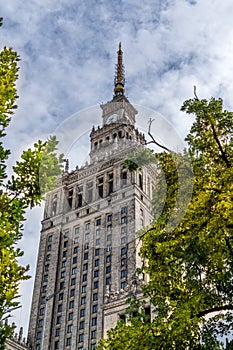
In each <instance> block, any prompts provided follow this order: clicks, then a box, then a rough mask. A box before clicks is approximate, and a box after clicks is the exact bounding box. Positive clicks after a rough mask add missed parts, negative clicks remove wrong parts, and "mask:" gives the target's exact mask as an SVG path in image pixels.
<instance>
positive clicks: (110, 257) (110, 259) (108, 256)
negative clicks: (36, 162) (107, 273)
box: [106, 255, 112, 263]
mask: <svg viewBox="0 0 233 350" xmlns="http://www.w3.org/2000/svg"><path fill="white" fill-rule="evenodd" d="M111 261H112V256H111V255H107V256H106V262H107V263H110V262H111Z"/></svg>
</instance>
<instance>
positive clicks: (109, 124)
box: [28, 44, 155, 350]
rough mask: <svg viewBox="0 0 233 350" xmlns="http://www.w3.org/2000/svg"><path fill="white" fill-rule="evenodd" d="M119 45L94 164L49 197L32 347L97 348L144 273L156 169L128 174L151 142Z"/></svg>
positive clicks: (70, 175)
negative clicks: (140, 236) (134, 157)
mask: <svg viewBox="0 0 233 350" xmlns="http://www.w3.org/2000/svg"><path fill="white" fill-rule="evenodd" d="M124 84H125V80H124V67H123V63H122V50H121V44H119V50H118V61H117V65H116V75H115V81H114V96H113V99H112V100H111V101H109V102H107V103H105V104H103V105H101V106H100V107H101V109H102V119H103V124H102V126H101V127H98V128H97V129H95V128H94V127H93V128H92V131H91V134H90V139H91V150H90V162H89V164H86V165H85V166H83V167H81V168H80V169H78V168H77V169H76V170H75V171H71V172H69V169H68V165H67V166H66V169H65V171H64V172H63V174H62V175H61V176H60V177H59V179H58V185H57V187H56V188H55V189H54V190H53V191H51V192H49V193H48V194H47V196H46V204H45V211H44V219H43V221H42V229H41V237H40V246H39V253H38V262H37V270H36V277H35V285H34V292H33V299H32V307H31V316H30V324H29V333H28V340H29V343H30V345H31V347H32V349H36V350H42V349H43V350H50V349H72V350H73V349H77V350H84V349H85V350H91V349H94V348H95V346H96V344H97V342H98V340H99V339H100V338H102V337H103V336H105V335H106V332H107V330H108V329H109V328H111V327H113V326H114V325H115V324H116V322H117V320H118V319H119V318H121V317H123V314H124V310H125V308H126V307H127V305H126V304H125V301H126V299H127V298H128V296H129V295H130V294H132V293H133V294H135V293H138V292H140V285H141V284H142V283H144V282H146V281H145V279H146V277H145V276H141V277H140V279H139V278H137V277H136V268H137V267H140V266H141V265H142V261H141V260H140V258H139V256H138V254H137V251H138V249H139V242H138V240H137V239H136V232H137V231H138V230H140V229H141V228H142V227H143V226H145V225H148V224H149V223H150V220H151V196H152V192H153V183H154V178H155V170H154V168H153V167H152V166H151V165H148V166H145V167H143V169H142V170H141V171H139V172H132V173H130V172H129V171H128V170H127V168H126V167H125V165H124V159H125V157H126V156H127V155H128V154H131V153H133V152H135V151H137V150H141V149H144V148H145V147H146V141H145V137H144V135H143V134H142V133H140V132H139V131H138V129H137V128H136V127H135V117H136V114H137V111H136V109H135V108H134V107H133V105H132V104H131V103H130V102H129V101H128V99H127V98H126V96H125V87H124Z"/></svg>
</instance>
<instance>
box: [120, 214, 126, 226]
mask: <svg viewBox="0 0 233 350" xmlns="http://www.w3.org/2000/svg"><path fill="white" fill-rule="evenodd" d="M126 222H127V219H126V216H122V218H121V223H122V224H126Z"/></svg>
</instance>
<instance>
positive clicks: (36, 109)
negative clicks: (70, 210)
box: [0, 0, 233, 335]
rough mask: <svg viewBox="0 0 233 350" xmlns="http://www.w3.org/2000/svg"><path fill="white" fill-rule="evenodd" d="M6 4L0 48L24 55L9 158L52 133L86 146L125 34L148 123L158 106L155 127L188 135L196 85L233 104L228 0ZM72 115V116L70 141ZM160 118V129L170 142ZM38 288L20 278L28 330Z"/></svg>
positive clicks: (33, 252)
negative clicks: (188, 109)
mask: <svg viewBox="0 0 233 350" xmlns="http://www.w3.org/2000/svg"><path fill="white" fill-rule="evenodd" d="M0 9H1V16H2V17H3V19H4V22H3V26H2V27H1V28H0V33H1V34H0V46H1V48H2V47H4V46H7V47H12V48H13V49H14V50H16V51H17V52H18V54H19V55H20V58H21V61H20V63H19V65H20V72H19V80H18V82H17V87H18V95H19V99H18V101H17V104H18V110H17V111H16V113H15V116H14V117H13V119H12V122H11V125H10V126H9V128H8V135H7V138H6V141H5V143H6V146H7V147H9V148H10V149H11V151H12V156H11V158H10V159H9V165H11V164H13V162H14V161H15V159H17V158H19V156H20V153H21V152H22V150H23V149H26V148H27V147H30V146H32V145H33V143H34V142H35V141H36V140H38V139H42V140H45V139H47V138H48V136H49V135H53V134H57V133H58V134H59V135H61V134H62V135H63V138H65V139H66V141H67V140H68V141H67V142H66V144H65V146H64V147H65V148H64V150H65V153H66V154H67V155H69V152H70V150H72V148H73V145H74V143H75V142H77V141H79V144H80V146H79V147H81V148H80V149H82V147H84V145H86V144H88V138H89V132H90V130H91V128H92V125H93V124H95V125H99V124H101V111H100V109H99V105H100V104H101V103H103V102H107V101H109V100H111V98H112V96H113V80H114V67H115V63H116V57H117V56H116V55H117V54H116V52H117V50H118V43H119V42H120V41H121V42H122V49H123V55H124V56H123V60H124V65H125V72H126V95H127V97H128V98H129V100H130V102H131V103H132V104H135V105H137V108H138V109H143V110H144V115H143V114H142V115H141V116H140V118H141V119H140V128H141V129H142V130H147V127H148V118H149V116H150V112H149V111H154V112H156V113H157V114H158V115H159V116H160V117H159V119H158V122H157V126H158V123H159V124H160V126H161V125H163V124H161V123H160V122H161V121H162V120H163V121H164V122H166V123H167V125H168V124H169V125H170V128H171V129H172V130H173V133H176V135H179V136H178V138H179V139H181V140H183V139H184V137H185V135H186V134H187V132H188V130H189V128H190V125H191V123H192V117H190V116H187V115H185V114H184V113H183V112H180V107H181V105H182V103H183V101H184V100H186V99H189V98H192V97H193V86H194V85H195V86H196V87H197V94H198V97H199V98H207V99H208V98H210V97H217V98H218V97H221V98H223V100H224V106H225V108H226V109H229V110H233V100H232V96H233V84H232V74H233V27H232V13H233V2H232V0H224V1H222V0H204V1H203V0H196V1H195V0H144V1H138V0H128V1H123V0H99V1H97V0H85V1H84V0H69V1H65V0H56V1H55V0H43V1H41V0H31V1H19V0H8V1H5V0H0ZM67 121H68V123H67ZM69 121H74V122H75V123H76V124H75V125H76V129H75V130H77V135H74V136H73V138H72V140H70V139H69V131H70V130H69V127H68V126H67V125H70V124H69ZM157 126H156V124H154V133H155V135H156V132H157V133H158V137H161V138H162V141H164V142H166V141H167V142H169V136H167V134H166V133H164V135H161V134H163V133H161V130H160V129H161V128H159V126H158V127H157ZM159 130H160V131H159ZM63 131H64V132H63ZM85 142H86V144H85ZM71 153H72V152H71ZM80 153H82V154H84V155H85V157H84V158H83V159H78V158H77V159H74V160H73V163H72V167H73V166H75V163H79V162H83V161H84V160H85V158H86V156H87V155H88V151H86V150H85V151H82V152H80ZM9 172H10V170H9ZM42 211H43V208H36V209H34V210H33V211H31V212H28V213H27V217H28V220H27V222H26V224H25V230H24V238H23V240H22V242H21V243H20V245H21V247H22V249H23V250H24V251H25V255H24V257H23V258H22V263H23V264H25V265H26V264H30V266H31V270H30V274H31V275H32V276H33V275H34V272H35V266H36V260H37V249H38V242H39V235H40V233H39V232H40V220H41V218H42ZM32 288H33V278H32V279H31V280H30V281H27V282H24V283H23V284H22V285H21V288H20V293H21V294H22V298H21V300H22V308H21V309H20V310H18V311H17V312H15V314H14V317H12V321H14V322H15V323H16V324H17V325H18V326H20V325H22V326H24V329H25V335H26V331H27V324H28V315H29V310H30V300H31V293H32Z"/></svg>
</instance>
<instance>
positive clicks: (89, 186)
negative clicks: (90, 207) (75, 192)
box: [87, 182, 93, 203]
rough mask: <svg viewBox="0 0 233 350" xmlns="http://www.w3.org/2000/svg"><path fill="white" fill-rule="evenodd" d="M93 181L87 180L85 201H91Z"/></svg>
mask: <svg viewBox="0 0 233 350" xmlns="http://www.w3.org/2000/svg"><path fill="white" fill-rule="evenodd" d="M92 187H93V182H89V183H88V184H87V203H91V202H92V197H93V188H92Z"/></svg>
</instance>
